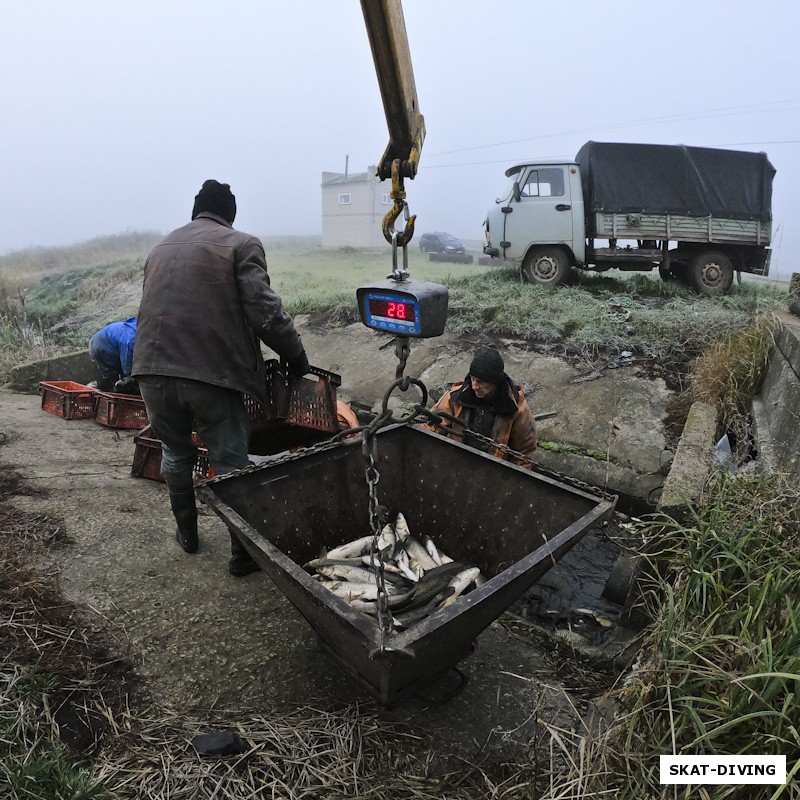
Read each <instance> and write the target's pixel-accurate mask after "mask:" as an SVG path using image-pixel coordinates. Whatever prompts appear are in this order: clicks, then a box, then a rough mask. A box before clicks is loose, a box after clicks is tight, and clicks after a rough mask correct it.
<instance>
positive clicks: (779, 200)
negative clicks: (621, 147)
mask: <svg viewBox="0 0 800 800" xmlns="http://www.w3.org/2000/svg"><path fill="white" fill-rule="evenodd" d="M403 8H404V12H405V19H406V26H407V29H408V37H409V43H410V47H411V55H412V60H413V65H414V73H415V78H416V85H417V94H418V97H419V102H420V109H421V111H422V113H423V115H424V116H425V122H426V128H427V138H426V141H425V145H424V147H423V151H422V158H421V162H420V172H419V174H418V176H417V178H416V179H415V180H414V181H407V182H406V190H407V195H408V197H407V199H408V203H409V206H410V210H411V213H415V214H417V215H418V220H417V226H416V229H417V231H418V232H424V231H426V230H447V231H449V232H451V233H453V234H455V235H456V236H459V237H462V238H467V239H480V238H481V237H482V228H481V224H482V222H483V219H484V216H485V213H486V210H487V208H488V207H489V206H490V205H492V204H493V202H494V198H495V197H496V196H497V195H498V194H499V192H500V190H501V188H502V187H504V186H505V183H506V178H505V176H504V175H503V172H504V170H505V169H506V167H508V166H510V165H511V164H514V163H516V162H517V161H520V160H524V159H527V158H539V157H562V156H566V157H573V156H574V155H575V153H576V152H577V151H578V149H579V148H580V146H581V145H582V144H583V143H584V142H585V141H587V140H589V139H593V140H596V141H620V142H622V141H627V142H647V143H663V144H686V145H693V146H704V147H714V146H719V147H729V148H731V149H741V150H753V151H759V150H763V151H765V152H767V154H768V155H769V158H770V161H771V162H772V164H773V165H774V166H775V168H776V169H777V175H776V178H775V183H774V194H773V217H774V222H773V231H774V240H773V249H774V251H775V252H774V255H773V261H772V274H776V273H777V274H779V275H783V276H788V274H789V273H791V272H792V271H800V264H799V263H798V258H797V254H798V252H800V233H799V232H798V225H797V224H796V220H797V217H798V212H800V200H798V197H797V192H796V191H795V187H796V185H797V184H798V182H800V86H798V83H799V81H798V79H800V66H799V62H798V53H797V51H798V44H797V41H796V36H797V31H798V30H799V29H800V4H798V3H797V2H795V0H769V1H768V2H765V3H760V4H757V3H753V2H752V1H751V0H748V1H747V2H745V1H744V0H706V2H698V0H691V2H689V0H673V2H670V3H658V4H656V3H651V2H642V0H636V2H634V1H633V0H611V2H607V3H597V2H589V0H585V1H584V0H576V2H570V3H567V2H552V1H551V2H547V3H544V2H540V0H492V2H486V0H480V2H479V1H478V0H461V1H460V2H454V1H453V2H445V0H405V1H404V3H403ZM0 69H1V70H2V76H3V78H2V82H0V110H1V112H2V123H1V124H0V153H2V165H3V169H2V187H3V190H2V192H0V220H2V223H0V254H2V253H7V252H9V251H11V250H17V249H22V248H25V247H28V246H32V245H63V244H71V243H75V242H79V241H82V240H85V239H89V238H93V237H95V236H101V235H107V234H115V233H122V232H125V231H126V230H158V231H163V232H167V231H169V230H171V229H172V228H174V227H177V226H178V225H182V224H184V223H185V222H186V221H188V219H189V216H190V212H191V206H192V201H193V197H194V195H195V194H196V193H197V191H198V189H199V188H200V185H201V184H202V182H203V180H205V179H206V178H211V177H214V178H217V179H218V180H221V181H224V182H228V183H230V184H231V187H232V189H233V191H234V193H235V194H236V197H237V204H238V208H239V212H238V216H237V219H236V227H237V228H240V229H242V230H245V231H248V232H250V233H254V234H257V235H281V234H318V233H320V231H321V219H320V207H321V202H320V179H321V173H322V172H323V171H331V172H343V171H344V167H345V158H346V157H348V156H349V169H350V171H351V172H363V171H365V170H366V168H367V166H368V165H370V164H375V163H376V162H377V160H378V159H379V157H380V155H381V154H382V152H383V150H384V148H385V146H386V143H387V141H388V132H387V128H386V121H385V117H384V113H383V106H382V102H381V98H380V92H379V89H378V83H377V79H376V77H375V71H374V67H373V63H372V57H371V54H370V50H369V42H368V40H367V35H366V29H365V26H364V22H363V18H362V15H361V7H360V4H359V2H358V0H307V2H293V3H289V2H277V0H247V2H245V1H244V0H229V2H226V3H220V2H218V0H217V1H215V2H209V1H208V0H192V2H188V0H139V1H138V2H132V0H69V1H68V2H59V3H56V2H52V0H2V2H0ZM388 188H389V187H388V184H387V190H388Z"/></svg>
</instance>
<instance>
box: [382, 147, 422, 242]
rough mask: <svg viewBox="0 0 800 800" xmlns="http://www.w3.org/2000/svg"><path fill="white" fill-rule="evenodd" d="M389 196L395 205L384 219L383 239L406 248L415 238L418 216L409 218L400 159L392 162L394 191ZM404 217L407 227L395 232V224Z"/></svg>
mask: <svg viewBox="0 0 800 800" xmlns="http://www.w3.org/2000/svg"><path fill="white" fill-rule="evenodd" d="M389 196H390V197H391V198H392V200H394V205H393V206H392V207H391V208H390V209H389V211H387V212H386V216H385V217H384V218H383V224H382V227H383V237H384V239H386V241H387V242H389V244H391V245H393V246H394V243H395V241H396V242H397V245H399V246H400V247H405V246H406V245H407V244H408V243H409V242H410V241H411V238H412V237H413V236H414V221H415V220H416V219H417V215H416V214H414V215H413V216H409V211H408V203H406V193H405V186H404V184H403V176H402V175H401V174H400V159H399V158H396V159H395V160H394V161H392V191H391V192H390V193H389ZM401 214H402V215H403V218H404V219H405V223H406V226H405V228H404V229H403V230H402V231H395V229H394V223H395V222H396V221H397V219H398V218H399V217H400V215H401Z"/></svg>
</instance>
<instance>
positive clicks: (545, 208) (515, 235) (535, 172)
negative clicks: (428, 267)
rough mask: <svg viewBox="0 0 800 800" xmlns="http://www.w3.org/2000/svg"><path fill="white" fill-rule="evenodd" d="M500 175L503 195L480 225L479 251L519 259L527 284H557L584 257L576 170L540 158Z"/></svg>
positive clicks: (567, 164)
mask: <svg viewBox="0 0 800 800" xmlns="http://www.w3.org/2000/svg"><path fill="white" fill-rule="evenodd" d="M505 174H506V176H507V177H508V178H510V181H509V183H508V186H507V188H506V191H505V192H504V194H503V196H502V197H499V198H497V200H496V201H495V207H494V208H492V209H490V211H489V213H488V214H487V217H486V221H485V222H484V237H485V244H484V248H483V252H484V253H486V255H489V256H492V257H494V258H501V259H507V260H509V261H520V262H521V263H522V271H523V276H524V277H525V278H526V279H527V280H528V281H530V282H531V283H545V284H548V283H549V284H552V285H557V284H559V283H561V282H562V281H563V279H564V278H565V277H566V274H567V273H568V272H569V269H570V266H571V265H573V264H575V265H578V264H582V263H583V262H584V260H585V256H586V230H585V223H584V213H583V212H584V209H583V191H582V189H581V176H580V167H579V166H578V164H577V163H576V162H575V161H563V160H542V161H538V162H536V163H527V164H517V165H515V166H513V167H510V168H509V169H507V170H506V173H505Z"/></svg>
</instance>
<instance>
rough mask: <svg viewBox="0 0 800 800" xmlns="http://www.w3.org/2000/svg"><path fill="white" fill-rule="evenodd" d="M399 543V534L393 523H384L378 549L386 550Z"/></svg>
mask: <svg viewBox="0 0 800 800" xmlns="http://www.w3.org/2000/svg"><path fill="white" fill-rule="evenodd" d="M395 544H397V534H396V533H395V532H394V528H393V527H392V526H391V525H388V524H387V525H384V526H383V530H382V531H381V533H380V536H378V550H380V551H384V550H386V549H387V548H389V547H394V546H395Z"/></svg>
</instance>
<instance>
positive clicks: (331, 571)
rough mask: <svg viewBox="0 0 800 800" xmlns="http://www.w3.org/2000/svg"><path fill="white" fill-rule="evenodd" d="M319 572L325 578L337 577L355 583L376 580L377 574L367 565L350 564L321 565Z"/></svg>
mask: <svg viewBox="0 0 800 800" xmlns="http://www.w3.org/2000/svg"><path fill="white" fill-rule="evenodd" d="M317 572H318V573H319V574H320V575H322V577H323V578H335V579H337V580H340V581H352V582H353V583H369V582H370V581H374V580H375V574H374V573H373V572H370V571H369V570H368V569H366V568H365V567H354V566H350V565H345V566H343V565H341V564H330V565H328V566H324V567H319V568H318V569H317Z"/></svg>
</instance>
